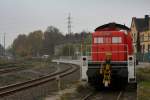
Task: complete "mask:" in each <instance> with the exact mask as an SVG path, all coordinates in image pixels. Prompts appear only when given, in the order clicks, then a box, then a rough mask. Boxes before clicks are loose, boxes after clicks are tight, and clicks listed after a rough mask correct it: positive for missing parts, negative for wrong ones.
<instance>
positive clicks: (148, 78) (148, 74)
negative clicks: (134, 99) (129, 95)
mask: <svg viewBox="0 0 150 100" xmlns="http://www.w3.org/2000/svg"><path fill="white" fill-rule="evenodd" d="M137 81H138V90H137V91H138V94H137V95H138V100H150V67H146V68H138V69H137Z"/></svg>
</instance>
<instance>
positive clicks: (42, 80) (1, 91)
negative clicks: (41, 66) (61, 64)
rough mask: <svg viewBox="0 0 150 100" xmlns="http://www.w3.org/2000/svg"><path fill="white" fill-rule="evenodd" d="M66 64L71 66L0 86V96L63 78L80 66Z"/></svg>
mask: <svg viewBox="0 0 150 100" xmlns="http://www.w3.org/2000/svg"><path fill="white" fill-rule="evenodd" d="M65 65H67V66H70V67H69V68H67V69H65V70H62V71H59V72H55V73H51V74H49V75H46V76H43V77H40V78H37V79H33V80H29V81H26V82H21V83H16V84H12V85H8V86H4V87H0V97H5V96H8V95H12V94H13V93H16V92H18V91H23V90H26V89H28V88H31V87H35V86H38V85H40V84H44V83H46V82H49V81H52V80H55V79H56V78H57V77H58V76H59V77H60V78H61V77H64V76H67V75H69V74H72V73H73V72H75V71H77V70H78V67H77V66H76V65H72V64H65Z"/></svg>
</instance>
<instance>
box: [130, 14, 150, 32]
mask: <svg viewBox="0 0 150 100" xmlns="http://www.w3.org/2000/svg"><path fill="white" fill-rule="evenodd" d="M132 22H134V23H135V27H136V29H137V31H138V32H143V31H147V30H150V17H149V16H148V15H145V18H136V17H133V18H132Z"/></svg>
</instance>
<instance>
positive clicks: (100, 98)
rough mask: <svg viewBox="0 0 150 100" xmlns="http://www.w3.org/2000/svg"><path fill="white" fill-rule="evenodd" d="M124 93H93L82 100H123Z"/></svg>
mask: <svg viewBox="0 0 150 100" xmlns="http://www.w3.org/2000/svg"><path fill="white" fill-rule="evenodd" d="M123 92H124V91H115V92H112V91H109V92H106V91H102V92H91V93H89V94H87V95H86V96H85V97H83V98H82V99H81V100H122V99H121V97H122V96H123V95H122V94H123Z"/></svg>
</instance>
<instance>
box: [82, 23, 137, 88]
mask: <svg viewBox="0 0 150 100" xmlns="http://www.w3.org/2000/svg"><path fill="white" fill-rule="evenodd" d="M87 52H88V53H87V54H89V53H90V57H89V56H84V59H83V60H86V59H88V60H86V61H87V72H86V75H87V79H88V83H89V84H90V85H92V86H96V87H97V86H98V87H102V86H105V87H110V86H114V85H116V86H118V85H119V86H120V85H126V84H127V83H136V74H135V57H134V53H133V46H132V37H131V34H130V29H129V28H128V27H126V26H125V25H121V24H116V23H108V24H105V25H102V26H100V27H98V28H96V29H95V32H93V33H92V44H91V51H90V52H89V51H87ZM85 58H86V59H85Z"/></svg>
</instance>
